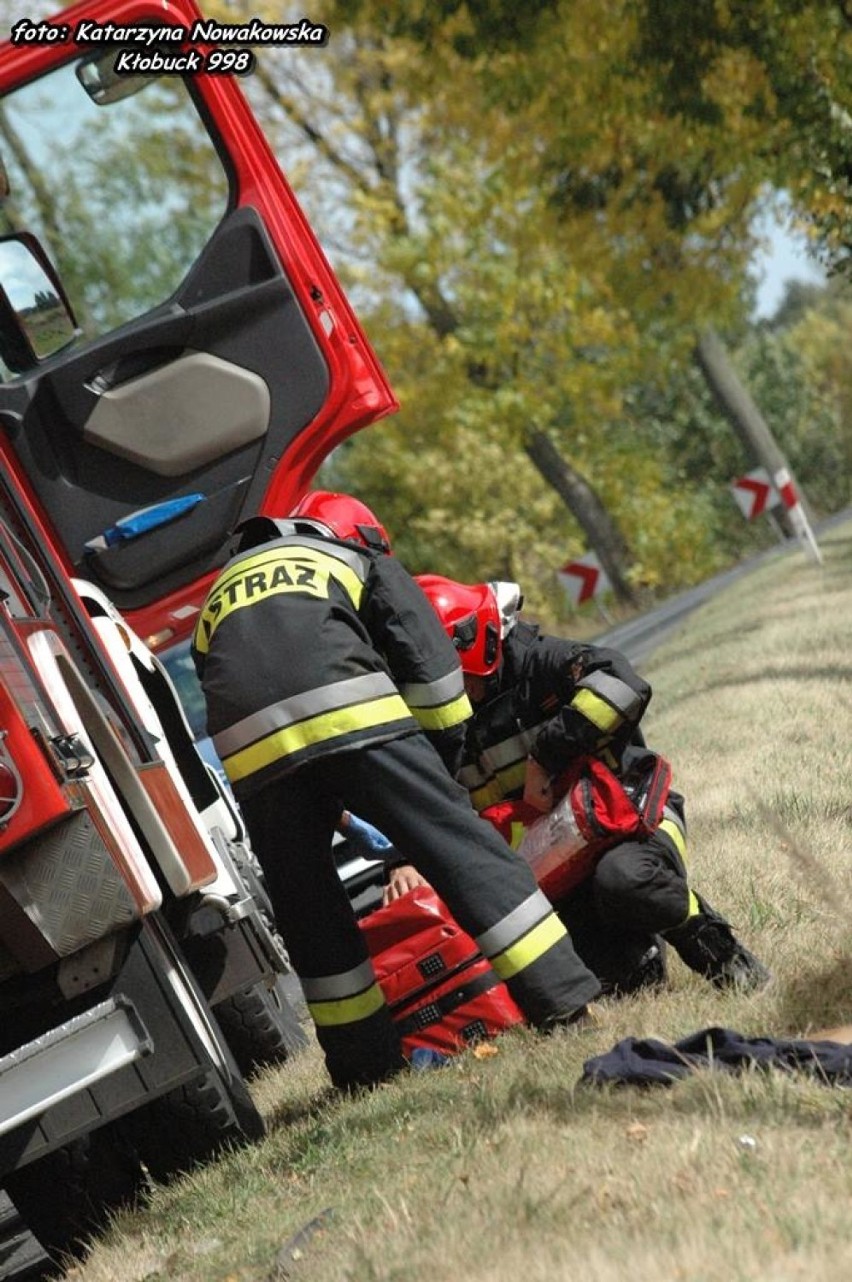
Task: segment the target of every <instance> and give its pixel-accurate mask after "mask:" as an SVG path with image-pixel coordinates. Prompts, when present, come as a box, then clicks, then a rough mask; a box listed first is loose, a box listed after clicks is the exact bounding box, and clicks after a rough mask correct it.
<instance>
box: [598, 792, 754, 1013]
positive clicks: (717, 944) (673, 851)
mask: <svg viewBox="0 0 852 1282" xmlns="http://www.w3.org/2000/svg"><path fill="white" fill-rule="evenodd" d="M594 885H595V895H596V902H597V903H598V906H599V909H600V911H601V913H602V914H604V913H606V914H607V915H608V917H609V919H610V920H615V921H619V920H620V921H622V922H624V923H627V922H629V921H632V922H633V923H635V924H636V925H639V926H642V927H644V928H645V929H647V930H651V931H653V932H655V933H658V934H660V935H661V936H662V937H663V939H665V941H666V942H667V943H669V944H671V946H672V947H673V948H674V950H675V952H676V953H677V954H678V956H679V957H680V958H681V960H682V961H683V962H684V963H685V964H686V965H687V966H688V967H689V968H690V970H694V971H696V972H697V973H698V974H699V975H704V976H705V978H707V979H709V980H710V982H711V983H713V984H715V985H716V987H717V988H731V987H732V988H741V989H754V988H761V987H763V985H764V984H766V983H768V982H769V979H770V977H771V976H770V973H769V971H768V970H767V969H766V967H765V966H764V965H763V964H762V963H761V962H759V961H758V959H757V958H756V957H755V956H754V955H753V954H752V953H750V952H749V950H748V949H747V948H746V947H745V946H744V945H743V944H742V943H740V941H739V940H738V939H737V938H736V936H735V935H734V932H733V930H732V929H731V927H730V925H729V924H728V922H727V921H726V920H725V918H724V917H722V915H721V914H720V913H717V912H716V911H715V910H714V909H713V908H711V907H710V905H709V904H708V903H707V902H706V900H704V899H702V898H701V897H700V896H698V895H696V893H695V892H694V891H693V890H690V888H689V885H688V882H687V878H686V835H685V825H684V823H683V816H682V811H681V810H680V809H678V808H675V807H674V806H672V807H670V806H667V807H666V812H665V817H664V819H663V822H662V823H661V825H660V827H659V828H658V829H657V831H656V832H655V833H654V834H653V835H652V836H651V837H648V838H647V839H646V840H645V841H641V842H622V843H621V844H620V845H618V846H616V847H614V849H613V850H611V851H608V852H607V854H605V855H604V856H603V858H602V859H601V861H600V863H599V864H598V867H597V869H596V870H595V874H594Z"/></svg>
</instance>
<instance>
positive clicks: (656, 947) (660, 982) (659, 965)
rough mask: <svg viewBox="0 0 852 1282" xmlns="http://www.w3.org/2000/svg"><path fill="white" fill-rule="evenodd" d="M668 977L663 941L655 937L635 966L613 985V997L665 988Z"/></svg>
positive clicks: (657, 936)
mask: <svg viewBox="0 0 852 1282" xmlns="http://www.w3.org/2000/svg"><path fill="white" fill-rule="evenodd" d="M668 977H669V968H668V965H667V962H666V945H665V941H664V940H663V939H662V938H661V937H660V936H659V935H655V936H654V942H653V943H652V944H651V946H650V948H648V949H647V950H646V951H645V952H644V953H643V954H642V956H641V957H640V958H639V961H638V963H637V964H636V966H635V967H634V968H633V969H632V970H631V971H629V972H628V973H627V974H626V975H624V976H623V977H622V978H621V979H619V980H617V981H616V983H615V984H614V985H613V990H612V992H613V996H614V997H626V996H628V994H630V993H638V992H639V991H640V990H641V989H643V988H651V989H655V988H665V986H666V983H667V981H668Z"/></svg>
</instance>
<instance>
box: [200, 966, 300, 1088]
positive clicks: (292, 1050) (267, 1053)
mask: <svg viewBox="0 0 852 1282" xmlns="http://www.w3.org/2000/svg"><path fill="white" fill-rule="evenodd" d="M288 978H289V977H288V976H284V975H279V976H278V977H277V978H276V981H275V984H274V986H273V987H272V988H271V989H270V988H267V986H266V984H263V983H260V984H254V985H253V986H252V987H251V988H249V989H247V990H246V991H245V992H242V993H234V994H233V996H231V997H228V998H226V999H225V1000H224V1001H223V1002H219V1004H218V1005H217V1006H216V1007H215V1015H216V1018H217V1019H218V1021H219V1023H220V1025H221V1027H222V1032H223V1033H224V1034H225V1038H226V1040H227V1042H228V1045H229V1047H230V1048H231V1052H232V1054H233V1056H234V1059H235V1060H236V1061H237V1065H238V1066H239V1069H240V1072H241V1073H244V1074H245V1075H246V1076H249V1075H250V1074H251V1073H254V1072H256V1071H257V1070H258V1069H259V1068H267V1067H269V1066H270V1065H274V1064H283V1063H285V1062H286V1061H287V1060H288V1059H291V1058H292V1057H293V1055H295V1054H296V1053H297V1052H298V1051H300V1050H302V1049H304V1047H305V1046H307V1044H308V1035H307V1033H306V1031H305V1029H304V1027H303V1026H302V1024H301V1023H300V1021H299V1016H298V1014H297V1011H296V1008H295V1006H294V1005H293V1002H292V1001H291V998H290V995H289V993H288V991H287V987H286V984H287V980H288Z"/></svg>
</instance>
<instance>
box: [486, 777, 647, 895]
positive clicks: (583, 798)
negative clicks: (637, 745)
mask: <svg viewBox="0 0 852 1282" xmlns="http://www.w3.org/2000/svg"><path fill="white" fill-rule="evenodd" d="M671 777H672V772H671V766H670V765H669V763H668V762H667V761H666V760H665V758H664V757H660V756H659V755H658V754H657V753H652V752H647V753H644V754H643V755H642V757H641V759H640V761H639V762H637V764H636V766H635V767H634V769H633V771H632V772H631V773H630V774H629V775H628V776H627V777H626V778H625V779H623V780H622V779H618V778H616V776H615V775H614V774H613V773H612V771H611V770H609V769H608V767H607V766H605V765H604V763H603V762H602V761H599V760H598V759H597V758H596V757H582V758H580V759H579V760H578V761H577V762H576V763H575V764H574V765H573V766H572V767H571V768H570V770H568V771H566V772H565V774H564V775H563V776H562V777H561V778H560V779H559V780H558V781H557V783H556V785H555V788H556V791H557V793H558V794H561V800H559V801H558V802H557V803H556V805H555V806H554V807H553V809H552V810H551V811H549V813H547V814H542V813H541V812H540V811H538V810H536V809H534V807H533V806H530V805H528V804H527V803H526V802H524V801H501V802H498V803H497V804H496V805H494V806H489V807H488V809H487V810H483V811H482V818H483V819H488V820H489V821H490V822H491V823H492V824H493V825H494V827H495V828H496V829H497V831H498V832H499V833H500V834H501V836H502V837H503V838H504V839H505V840H506V841H507V842H508V843H509V844H510V845H511V846H514V847H515V849H516V850H517V851H518V854H519V855H521V857H522V858H523V859H525V860H526V862H527V863H528V864H529V866H530V868H531V869H532V871H533V873H534V874H535V879H536V881H537V882H538V884H539V886H540V887H541V889H542V890H543V891H544V893H545V894H546V895H547V896H548V897H549V898H550V899H552V900H554V901H556V900H558V899H560V898H562V897H563V896H564V895H567V894H568V893H569V892H570V891H572V890H573V889H574V888H575V887H576V886H578V885H579V884H580V882H582V881H584V880H585V879H586V877H588V875H589V873H590V872H591V871H592V870H593V868H594V866H595V864H596V863H597V861H598V859H599V858H600V856H601V855H602V854H603V853H604V851H606V850H609V849H610V848H611V847H612V846H615V845H617V844H618V843H619V842H621V841H628V840H631V839H633V840H636V839H639V840H641V838H642V837H647V836H648V835H649V834H650V833H652V832H653V831H654V829H655V828H657V827H658V826H659V823H660V820H661V819H662V817H663V807H664V805H665V803H666V798H667V796H668V794H669V787H670V785H671Z"/></svg>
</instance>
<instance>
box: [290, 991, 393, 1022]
mask: <svg viewBox="0 0 852 1282" xmlns="http://www.w3.org/2000/svg"><path fill="white" fill-rule="evenodd" d="M384 1004H385V997H384V993H383V992H382V990H381V988H380V987H379V985H378V984H371V985H370V987H369V988H367V989H366V990H365V991H364V992H363V993H358V994H357V995H356V996H355V997H341V998H339V999H338V1000H337V1001H333V1002H308V1003H307V1007H308V1010H309V1011H310V1013H311V1019H312V1020H313V1021H314V1023H315V1024H318V1025H319V1026H320V1027H321V1028H330V1027H332V1026H337V1025H340V1024H356V1023H357V1022H358V1021H359V1020H361V1019H368V1018H369V1016H370V1015H375V1013H376V1011H377V1010H381V1008H382V1006H384Z"/></svg>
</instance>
